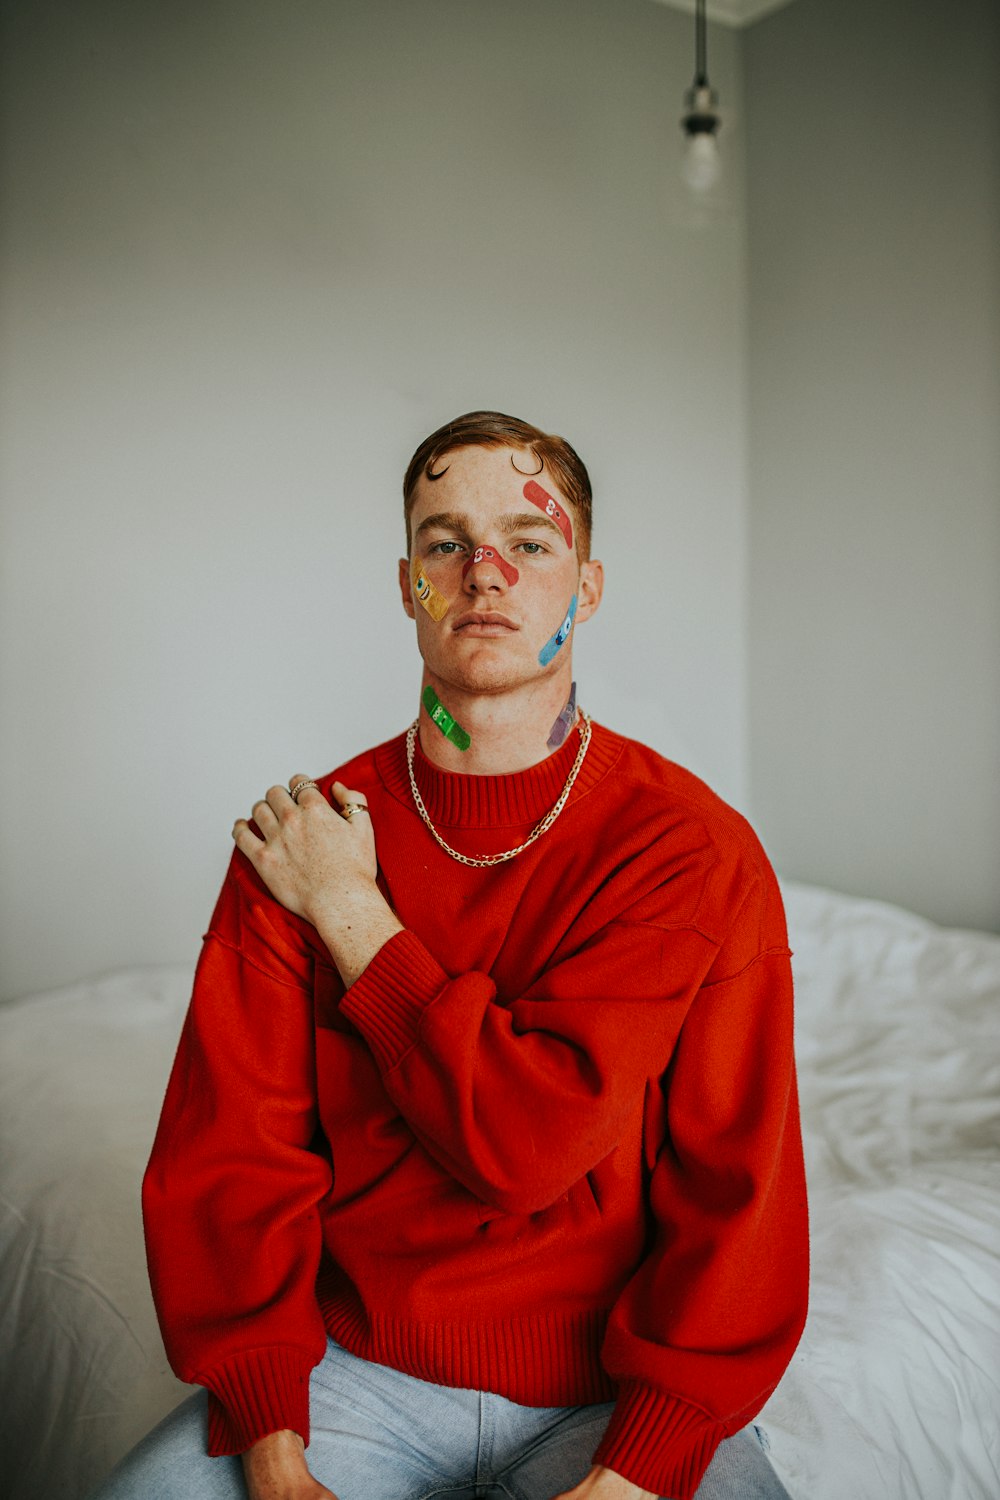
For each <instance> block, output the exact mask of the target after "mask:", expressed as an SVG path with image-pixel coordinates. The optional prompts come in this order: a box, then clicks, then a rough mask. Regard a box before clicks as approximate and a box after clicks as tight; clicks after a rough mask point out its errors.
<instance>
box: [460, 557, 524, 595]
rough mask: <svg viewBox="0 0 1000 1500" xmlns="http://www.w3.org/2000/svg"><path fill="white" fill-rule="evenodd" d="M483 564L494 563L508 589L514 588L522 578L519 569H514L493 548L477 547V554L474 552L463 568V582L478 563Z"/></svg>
mask: <svg viewBox="0 0 1000 1500" xmlns="http://www.w3.org/2000/svg"><path fill="white" fill-rule="evenodd" d="M483 562H488V563H492V564H493V566H494V567H495V568H496V569H497V571H498V572H500V573H502V574H503V577H504V580H505V582H506V584H507V587H508V588H513V587H514V585H515V583H516V582H517V580H518V578H519V577H520V576H521V575H520V574H519V573H518V571H517V569H516V568H512V567H511V565H510V563H509V562H508V561H507V559H506V558H504V557H501V556H500V554H499V552H497V551H496V550H495V549H494V548H493V547H477V548H476V550H475V552H473V554H472V556H471V557H470V558H469V560H468V562H467V563H466V564H465V566H464V567H463V568H462V582H463V583H464V582H465V579H466V576H467V574H468V572H469V569H470V568H474V567H475V566H476V564H477V563H483Z"/></svg>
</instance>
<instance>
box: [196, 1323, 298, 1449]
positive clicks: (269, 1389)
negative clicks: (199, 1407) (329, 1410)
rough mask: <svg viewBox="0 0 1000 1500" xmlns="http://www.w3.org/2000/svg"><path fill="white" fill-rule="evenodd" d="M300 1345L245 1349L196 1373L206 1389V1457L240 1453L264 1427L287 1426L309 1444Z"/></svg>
mask: <svg viewBox="0 0 1000 1500" xmlns="http://www.w3.org/2000/svg"><path fill="white" fill-rule="evenodd" d="M316 1362H317V1361H316V1359H311V1358H310V1357H309V1355H308V1354H307V1353H306V1351H305V1350H304V1349H289V1348H284V1347H279V1348H270V1349H249V1350H247V1351H245V1352H244V1353H242V1354H236V1355H233V1356H232V1357H231V1358H230V1359H228V1360H227V1361H226V1363H225V1364H224V1365H219V1366H217V1367H216V1368H215V1369H214V1370H211V1371H210V1372H206V1373H204V1374H199V1375H198V1376H197V1377H196V1378H197V1380H198V1383H199V1384H200V1385H203V1386H205V1387H206V1388H207V1390H208V1452H209V1456H210V1457H211V1458H221V1457H222V1456H223V1455H226V1454H232V1453H244V1452H245V1451H246V1450H247V1448H249V1447H250V1446H251V1445H252V1444H253V1443H256V1442H257V1440H258V1438H262V1437H266V1436H267V1435H268V1433H269V1432H281V1431H282V1430H283V1429H284V1428H286V1427H287V1428H290V1429H291V1431H292V1432H297V1433H298V1434H299V1436H300V1437H301V1439H302V1441H303V1442H304V1443H305V1444H306V1445H307V1446H308V1443H309V1374H310V1371H311V1370H312V1367H313V1365H314V1364H316Z"/></svg>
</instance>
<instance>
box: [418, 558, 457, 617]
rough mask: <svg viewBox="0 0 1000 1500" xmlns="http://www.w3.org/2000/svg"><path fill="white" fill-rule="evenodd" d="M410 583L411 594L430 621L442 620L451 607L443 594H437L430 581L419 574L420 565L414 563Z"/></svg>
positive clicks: (421, 573) (422, 574)
mask: <svg viewBox="0 0 1000 1500" xmlns="http://www.w3.org/2000/svg"><path fill="white" fill-rule="evenodd" d="M410 582H411V584H412V585H413V592H414V595H415V596H416V598H417V599H419V600H420V603H421V604H422V605H423V606H424V609H426V611H427V613H428V614H429V615H430V617H431V619H432V620H443V619H444V617H445V615H446V614H447V613H448V611H449V609H450V608H451V605H450V604H449V603H448V601H447V599H446V598H445V597H444V595H443V594H439V593H438V591H437V589H436V588H435V587H434V585H433V584H432V583H431V581H430V579H429V578H428V577H427V576H426V575H425V574H424V573H423V572H421V568H420V564H419V563H418V562H416V561H414V563H413V567H412V569H411V570H410Z"/></svg>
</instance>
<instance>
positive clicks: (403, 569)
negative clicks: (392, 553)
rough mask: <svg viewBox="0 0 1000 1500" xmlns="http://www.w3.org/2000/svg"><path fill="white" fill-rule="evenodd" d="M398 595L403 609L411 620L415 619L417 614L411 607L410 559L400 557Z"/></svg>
mask: <svg viewBox="0 0 1000 1500" xmlns="http://www.w3.org/2000/svg"><path fill="white" fill-rule="evenodd" d="M399 593H400V597H401V598H402V600H403V608H404V609H405V611H406V613H407V614H408V615H409V617H410V619H411V620H415V619H416V618H417V612H416V610H415V609H414V607H413V589H412V588H411V586H410V559H409V558H408V557H401V558H400V559H399Z"/></svg>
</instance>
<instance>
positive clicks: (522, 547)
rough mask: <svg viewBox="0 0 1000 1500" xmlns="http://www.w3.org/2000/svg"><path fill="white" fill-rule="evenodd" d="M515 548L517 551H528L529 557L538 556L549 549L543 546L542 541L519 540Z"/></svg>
mask: <svg viewBox="0 0 1000 1500" xmlns="http://www.w3.org/2000/svg"><path fill="white" fill-rule="evenodd" d="M514 550H515V551H517V552H526V553H527V554H528V556H529V557H538V556H539V555H540V554H541V553H542V552H545V551H547V550H548V549H547V548H545V547H543V545H542V543H541V542H518V544H517V547H516V548H515V549H514Z"/></svg>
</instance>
